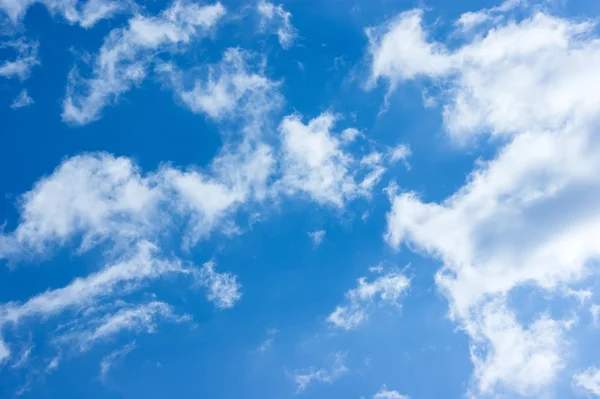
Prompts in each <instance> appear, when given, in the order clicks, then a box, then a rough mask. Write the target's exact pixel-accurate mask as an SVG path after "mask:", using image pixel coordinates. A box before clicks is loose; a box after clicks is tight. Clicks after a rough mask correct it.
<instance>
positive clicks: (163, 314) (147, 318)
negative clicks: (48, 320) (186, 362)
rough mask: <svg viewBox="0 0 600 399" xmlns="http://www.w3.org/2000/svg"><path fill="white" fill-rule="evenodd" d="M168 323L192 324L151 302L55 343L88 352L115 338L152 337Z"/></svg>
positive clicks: (105, 318) (89, 322)
mask: <svg viewBox="0 0 600 399" xmlns="http://www.w3.org/2000/svg"><path fill="white" fill-rule="evenodd" d="M162 320H166V321H170V322H175V323H181V322H184V321H189V320H191V317H190V316H188V315H181V316H180V315H177V314H175V312H174V309H173V307H172V306H171V305H169V304H167V303H164V302H160V301H152V302H149V303H146V304H142V305H139V306H134V307H131V306H128V307H124V308H122V309H119V310H118V311H117V312H115V313H109V314H104V315H103V316H101V317H99V318H96V319H91V320H85V321H84V323H81V324H82V325H83V326H82V325H77V326H76V328H74V329H71V330H70V331H69V332H67V333H64V334H62V335H60V336H59V337H57V338H56V339H55V340H54V341H55V342H56V343H61V344H69V345H72V344H75V345H77V346H78V347H79V350H80V351H86V350H88V349H89V348H90V347H91V346H92V345H94V344H95V343H96V342H98V341H105V340H108V339H110V338H112V337H113V336H115V335H117V334H119V333H122V332H126V331H132V332H136V333H140V332H142V331H143V332H146V333H148V334H152V333H154V332H155V331H156V329H157V324H158V322H159V321H162Z"/></svg>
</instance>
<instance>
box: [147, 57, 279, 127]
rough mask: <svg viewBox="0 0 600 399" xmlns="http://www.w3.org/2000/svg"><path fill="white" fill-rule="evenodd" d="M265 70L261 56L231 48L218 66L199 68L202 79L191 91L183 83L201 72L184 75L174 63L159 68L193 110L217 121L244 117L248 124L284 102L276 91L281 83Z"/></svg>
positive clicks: (185, 103)
mask: <svg viewBox="0 0 600 399" xmlns="http://www.w3.org/2000/svg"><path fill="white" fill-rule="evenodd" d="M264 67H265V60H264V58H262V56H259V55H257V54H255V53H252V52H250V51H245V50H241V49H239V48H229V49H227V50H225V52H224V53H223V58H222V60H221V61H220V62H219V63H218V64H215V65H210V66H208V68H205V70H202V69H201V68H200V72H201V75H202V77H194V80H193V85H192V87H191V88H188V87H187V86H185V85H184V84H183V82H184V81H185V80H187V79H186V78H187V77H188V76H187V75H192V76H194V75H196V74H198V70H192V71H188V72H187V73H183V72H181V71H178V70H177V68H176V67H175V66H174V65H172V64H166V65H162V66H161V67H160V68H158V69H159V71H160V72H162V73H163V74H165V75H167V77H168V79H169V80H170V83H171V85H172V86H173V88H174V90H175V93H176V95H177V97H178V98H179V99H180V100H181V102H183V104H184V105H185V106H186V107H188V108H189V109H190V110H191V111H193V112H196V113H205V114H206V115H208V116H209V117H211V118H213V119H216V120H222V119H224V118H226V117H227V118H237V117H242V118H243V119H245V120H246V122H247V123H253V122H255V121H256V120H260V119H262V118H264V117H265V116H266V114H268V113H269V112H270V111H271V110H273V109H276V108H278V107H279V106H280V104H281V102H282V99H281V95H280V94H279V93H278V92H277V88H278V86H279V83H278V82H274V81H271V80H269V79H268V78H266V77H265V76H264ZM261 123H264V122H262V121H261Z"/></svg>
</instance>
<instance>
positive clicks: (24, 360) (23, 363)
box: [10, 345, 34, 369]
mask: <svg viewBox="0 0 600 399" xmlns="http://www.w3.org/2000/svg"><path fill="white" fill-rule="evenodd" d="M33 347H34V345H28V346H27V347H25V348H23V350H22V351H21V355H20V356H19V358H18V359H17V361H16V362H14V363H13V364H12V366H10V367H11V368H13V369H19V368H23V367H27V364H28V362H29V357H30V356H31V351H33Z"/></svg>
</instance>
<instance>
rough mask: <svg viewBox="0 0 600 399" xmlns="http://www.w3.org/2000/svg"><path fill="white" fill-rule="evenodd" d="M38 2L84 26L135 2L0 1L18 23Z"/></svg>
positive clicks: (103, 0) (124, 0) (91, 24)
mask: <svg viewBox="0 0 600 399" xmlns="http://www.w3.org/2000/svg"><path fill="white" fill-rule="evenodd" d="M36 3H39V4H42V5H44V6H45V7H46V8H48V11H49V12H50V13H51V14H53V15H55V14H58V15H60V16H62V17H63V18H64V19H65V20H66V21H67V22H69V23H71V24H78V25H80V26H81V27H83V28H90V27H92V26H93V25H94V24H96V22H98V21H100V20H102V19H105V18H110V17H111V16H113V15H114V14H116V13H118V12H122V11H125V10H128V9H130V8H133V4H134V3H133V2H131V1H129V0H122V1H117V0H87V1H80V0H62V1H54V0H9V1H2V2H0V10H2V11H3V12H4V13H5V14H6V15H7V16H8V18H9V19H10V20H11V21H12V23H13V24H16V23H18V22H20V20H21V19H22V18H23V16H24V15H25V13H26V12H27V9H28V8H29V7H30V6H32V5H34V4H36Z"/></svg>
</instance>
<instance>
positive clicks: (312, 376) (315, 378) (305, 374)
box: [294, 352, 349, 393]
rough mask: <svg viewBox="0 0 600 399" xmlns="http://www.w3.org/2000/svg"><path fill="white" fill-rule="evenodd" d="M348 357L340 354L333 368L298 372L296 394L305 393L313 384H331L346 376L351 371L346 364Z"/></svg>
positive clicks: (296, 373)
mask: <svg viewBox="0 0 600 399" xmlns="http://www.w3.org/2000/svg"><path fill="white" fill-rule="evenodd" d="M345 358H346V355H345V354H344V353H341V352H338V353H336V354H335V359H334V362H333V364H332V365H331V367H329V368H327V369H325V368H320V369H318V370H315V369H314V368H311V369H309V370H305V371H296V372H295V373H294V382H295V383H296V393H300V392H302V391H304V390H305V389H306V388H307V387H308V386H309V385H310V384H312V383H313V382H326V383H329V384H331V383H332V382H333V381H335V380H337V379H338V378H340V377H341V376H342V375H344V374H346V373H347V372H348V371H349V369H348V367H346V365H345V364H344V361H345Z"/></svg>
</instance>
